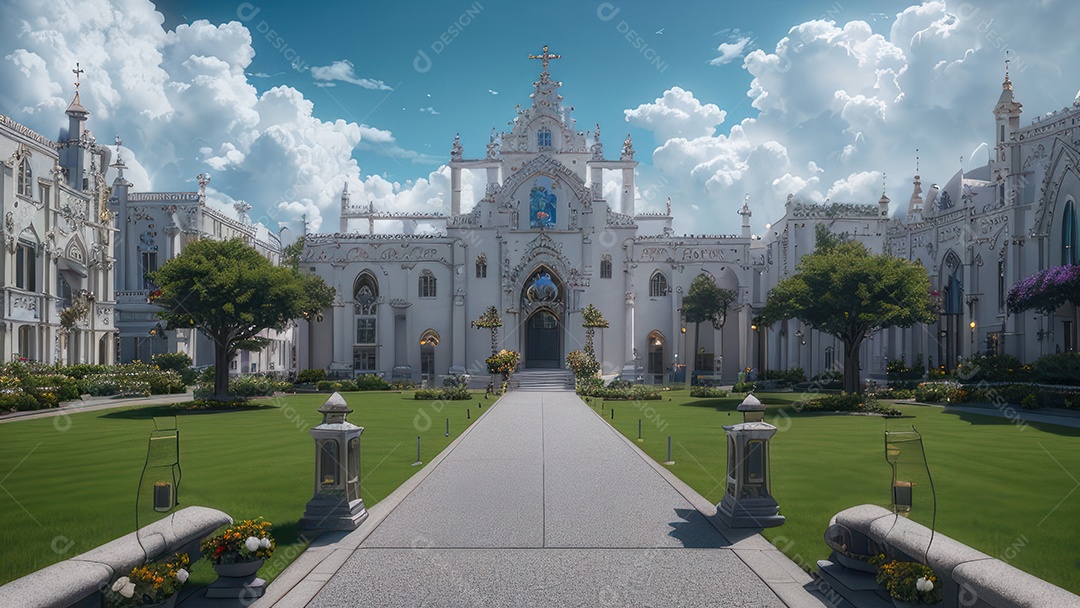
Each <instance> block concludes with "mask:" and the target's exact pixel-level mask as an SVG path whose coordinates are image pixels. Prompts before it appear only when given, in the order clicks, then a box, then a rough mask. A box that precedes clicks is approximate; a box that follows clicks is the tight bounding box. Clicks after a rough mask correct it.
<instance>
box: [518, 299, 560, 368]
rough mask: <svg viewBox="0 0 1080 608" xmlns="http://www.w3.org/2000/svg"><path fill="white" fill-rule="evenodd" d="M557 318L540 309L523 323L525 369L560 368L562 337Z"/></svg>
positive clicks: (544, 309)
mask: <svg viewBox="0 0 1080 608" xmlns="http://www.w3.org/2000/svg"><path fill="white" fill-rule="evenodd" d="M561 333H562V332H561V331H560V329H559V318H558V317H556V316H555V315H554V314H553V313H552V312H551V311H550V310H548V309H546V308H541V309H540V310H537V311H536V312H534V313H533V314H532V315H531V316H530V317H529V320H528V321H526V323H525V367H526V368H559V367H562V344H561V342H562V339H561V338H562V336H561Z"/></svg>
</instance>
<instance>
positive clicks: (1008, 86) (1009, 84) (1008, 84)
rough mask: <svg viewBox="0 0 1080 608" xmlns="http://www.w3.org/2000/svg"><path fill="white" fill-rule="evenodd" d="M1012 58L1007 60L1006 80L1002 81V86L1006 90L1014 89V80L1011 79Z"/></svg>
mask: <svg viewBox="0 0 1080 608" xmlns="http://www.w3.org/2000/svg"><path fill="white" fill-rule="evenodd" d="M1006 57H1008V51H1006ZM1010 61H1012V60H1011V59H1006V60H1005V82H1003V83H1001V88H1002V89H1003V90H1006V91H1011V90H1012V88H1013V87H1012V81H1011V80H1009V62H1010Z"/></svg>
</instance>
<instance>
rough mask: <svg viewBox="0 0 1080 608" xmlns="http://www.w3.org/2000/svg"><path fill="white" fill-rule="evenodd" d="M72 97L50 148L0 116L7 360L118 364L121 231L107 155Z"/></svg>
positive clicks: (2, 343)
mask: <svg viewBox="0 0 1080 608" xmlns="http://www.w3.org/2000/svg"><path fill="white" fill-rule="evenodd" d="M81 74H82V70H81V69H78V66H76V70H75V76H76V84H75V87H76V88H75V95H74V98H73V99H72V101H71V103H70V104H69V105H68V107H67V110H66V114H67V117H68V125H67V130H66V131H61V132H60V137H59V138H58V140H56V141H54V140H51V139H49V138H47V137H45V136H44V135H41V134H40V133H37V132H36V131H33V130H31V129H29V128H27V127H26V126H24V125H22V124H20V123H18V122H16V121H14V120H12V119H11V118H9V117H7V116H2V115H0V204H2V213H3V222H2V225H0V234H2V235H3V253H2V254H0V271H2V274H0V280H2V288H0V289H2V291H0V303H2V305H3V306H2V310H0V360H3V361H9V360H18V359H25V360H31V361H41V362H45V363H60V364H69V365H70V364H76V363H112V362H113V361H114V359H115V356H116V348H115V336H116V328H115V325H114V315H113V312H114V300H113V269H114V263H115V258H114V257H113V252H112V242H113V240H114V238H115V233H116V228H115V224H114V221H113V218H112V217H111V215H110V214H109V212H108V209H107V202H106V199H107V198H108V187H107V184H106V182H105V172H106V170H107V168H108V165H109V159H110V151H109V149H108V148H106V147H105V146H102V145H99V144H98V143H97V140H96V139H95V138H94V135H93V134H92V133H91V132H90V130H89V129H87V128H86V121H87V118H88V117H89V116H90V112H89V111H88V110H87V109H86V108H84V107H83V105H82V103H80V100H79V93H78V87H79V82H78V79H79V76H81Z"/></svg>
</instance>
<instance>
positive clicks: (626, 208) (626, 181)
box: [621, 167, 634, 217]
mask: <svg viewBox="0 0 1080 608" xmlns="http://www.w3.org/2000/svg"><path fill="white" fill-rule="evenodd" d="M621 206H622V212H623V213H625V214H626V215H629V216H630V217H634V168H633V167H623V170H622V202H621Z"/></svg>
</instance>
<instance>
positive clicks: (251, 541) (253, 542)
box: [244, 536, 261, 553]
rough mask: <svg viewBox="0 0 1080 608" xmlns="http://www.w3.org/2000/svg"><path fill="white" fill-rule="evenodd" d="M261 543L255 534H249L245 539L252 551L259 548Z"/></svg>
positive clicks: (246, 545) (246, 544)
mask: <svg viewBox="0 0 1080 608" xmlns="http://www.w3.org/2000/svg"><path fill="white" fill-rule="evenodd" d="M260 544H261V543H259V539H257V538H255V537H254V536H249V537H248V539H247V540H245V541H244V546H245V547H247V550H248V551H251V552H252V553H254V552H255V551H258V550H259V546H260Z"/></svg>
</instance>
